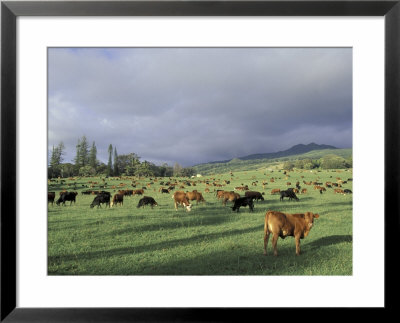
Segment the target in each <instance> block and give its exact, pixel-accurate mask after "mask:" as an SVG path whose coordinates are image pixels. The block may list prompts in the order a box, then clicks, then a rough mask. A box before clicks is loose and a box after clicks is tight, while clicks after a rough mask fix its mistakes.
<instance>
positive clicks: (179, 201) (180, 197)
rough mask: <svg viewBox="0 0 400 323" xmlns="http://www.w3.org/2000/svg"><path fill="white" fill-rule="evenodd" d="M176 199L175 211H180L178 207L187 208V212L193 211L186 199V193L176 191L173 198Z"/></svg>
mask: <svg viewBox="0 0 400 323" xmlns="http://www.w3.org/2000/svg"><path fill="white" fill-rule="evenodd" d="M172 198H173V199H174V205H175V210H176V211H178V205H182V206H183V207H185V208H186V211H188V212H189V211H191V208H192V204H190V203H189V200H188V199H187V197H186V193H185V192H183V191H176V192H175V193H174V195H173V196H172Z"/></svg>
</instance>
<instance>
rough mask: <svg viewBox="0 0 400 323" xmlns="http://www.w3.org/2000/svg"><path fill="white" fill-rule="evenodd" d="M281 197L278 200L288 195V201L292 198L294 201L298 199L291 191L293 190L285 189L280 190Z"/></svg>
mask: <svg viewBox="0 0 400 323" xmlns="http://www.w3.org/2000/svg"><path fill="white" fill-rule="evenodd" d="M280 194H281V197H280V199H279V200H280V201H283V198H284V197H288V198H289V201H291V200H292V199H295V200H296V201H298V200H299V199H298V197H297V196H296V194H295V193H294V192H293V190H290V189H289V190H286V191H281V192H280Z"/></svg>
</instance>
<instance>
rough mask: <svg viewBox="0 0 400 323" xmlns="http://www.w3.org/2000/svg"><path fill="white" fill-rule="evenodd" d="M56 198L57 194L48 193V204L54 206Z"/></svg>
mask: <svg viewBox="0 0 400 323" xmlns="http://www.w3.org/2000/svg"><path fill="white" fill-rule="evenodd" d="M55 197H56V192H48V193H47V203H50V202H51V205H54V199H55Z"/></svg>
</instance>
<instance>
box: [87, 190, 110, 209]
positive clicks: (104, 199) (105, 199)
mask: <svg viewBox="0 0 400 323" xmlns="http://www.w3.org/2000/svg"><path fill="white" fill-rule="evenodd" d="M110 198H111V195H110V193H108V192H104V193H100V194H98V195H97V196H96V197H95V198H94V200H93V202H92V204H90V208H93V207H94V206H96V205H97V208H99V207H101V204H102V203H105V204H106V207H107V205H108V207H110Z"/></svg>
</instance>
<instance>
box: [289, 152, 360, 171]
mask: <svg viewBox="0 0 400 323" xmlns="http://www.w3.org/2000/svg"><path fill="white" fill-rule="evenodd" d="M352 167H353V158H352V157H349V158H348V159H345V158H343V157H340V156H337V155H334V154H330V155H326V156H324V157H322V158H319V159H309V158H306V159H298V160H294V161H293V160H292V161H291V160H289V161H286V162H285V163H284V164H283V169H286V170H293V169H294V168H297V169H315V168H321V169H345V168H352Z"/></svg>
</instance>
